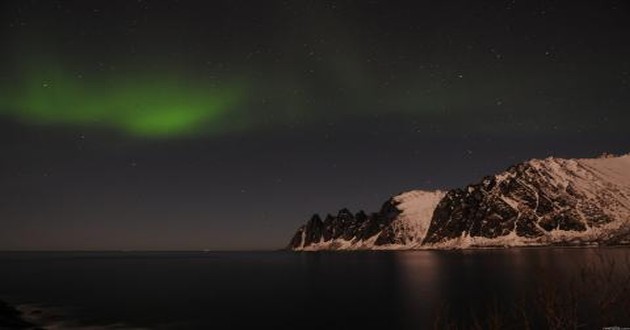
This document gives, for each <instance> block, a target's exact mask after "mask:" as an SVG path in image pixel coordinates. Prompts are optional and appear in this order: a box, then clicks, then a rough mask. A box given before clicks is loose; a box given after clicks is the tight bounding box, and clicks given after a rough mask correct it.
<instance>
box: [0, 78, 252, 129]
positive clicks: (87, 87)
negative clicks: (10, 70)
mask: <svg viewBox="0 0 630 330" xmlns="http://www.w3.org/2000/svg"><path fill="white" fill-rule="evenodd" d="M50 68H54V66H50V67H49V68H47V69H42V70H40V71H34V70H30V73H29V74H26V75H24V76H25V79H24V80H23V81H21V82H20V83H18V84H17V85H16V86H14V87H13V88H11V89H9V91H10V94H8V95H6V96H5V97H3V99H4V103H3V104H1V105H0V113H2V114H4V115H8V116H11V117H13V118H16V119H17V120H19V121H20V122H23V123H27V124H39V125H62V126H91V127H102V128H110V129H115V130H118V131H121V132H123V133H126V134H129V135H132V136H137V137H150V138H156V137H173V136H181V135H184V136H187V135H192V134H196V133H200V132H202V131H203V133H204V134H211V133H217V132H220V131H222V130H224V129H226V127H228V126H229V125H230V123H228V122H226V121H225V120H226V117H227V116H226V115H227V114H228V113H229V112H230V111H232V110H233V109H235V107H236V105H237V104H238V101H239V96H240V94H241V93H242V92H241V91H240V90H238V89H237V88H236V87H234V86H229V87H226V86H221V87H218V86H213V85H212V84H210V83H207V82H200V81H192V80H187V79H186V78H184V77H179V76H177V75H168V74H135V75H116V76H113V75H108V76H107V77H105V78H103V77H102V76H101V77H98V79H90V77H84V76H82V75H77V74H70V73H68V71H67V70H62V69H50Z"/></svg>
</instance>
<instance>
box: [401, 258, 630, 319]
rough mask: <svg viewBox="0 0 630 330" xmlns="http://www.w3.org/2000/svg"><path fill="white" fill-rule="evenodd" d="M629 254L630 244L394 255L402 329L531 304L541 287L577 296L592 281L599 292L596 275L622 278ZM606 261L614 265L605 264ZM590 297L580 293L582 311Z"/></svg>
mask: <svg viewBox="0 0 630 330" xmlns="http://www.w3.org/2000/svg"><path fill="white" fill-rule="evenodd" d="M629 258H630V249H567V248H551V249H550V248H545V249H540V248H531V249H506V250H502V249H498V250H469V251H409V252H400V253H396V254H395V260H396V264H397V269H398V272H399V273H398V279H399V284H400V296H401V299H402V303H403V305H404V311H405V317H404V319H405V325H406V328H426V327H427V326H428V325H431V324H432V320H434V319H435V318H436V316H440V317H444V315H443V314H449V315H450V316H449V317H450V318H455V321H456V322H457V321H461V320H465V319H468V322H469V321H470V320H472V319H482V318H483V317H485V316H487V315H488V314H489V313H490V312H492V311H493V310H502V311H511V310H514V309H518V308H521V309H528V308H532V306H533V305H535V304H536V303H538V299H541V298H540V296H541V295H542V296H544V294H545V292H544V291H545V290H548V291H549V290H561V291H558V292H560V294H565V295H567V296H570V294H567V293H568V292H570V293H571V294H574V295H576V296H577V294H578V293H581V292H586V290H588V289H589V288H588V287H587V286H588V285H596V284H597V285H599V286H600V287H601V288H600V289H599V291H601V292H605V291H606V290H610V289H609V288H606V287H610V286H611V284H607V283H605V281H602V280H601V279H602V277H603V276H604V275H606V272H609V273H610V274H608V275H606V276H608V278H609V281H621V280H623V279H626V278H628V274H630V262H626V263H625V264H624V262H623V261H624V260H626V261H627V260H628V259H629ZM611 264H612V265H617V266H616V267H612V268H611ZM624 265H625V266H624ZM624 267H627V269H624ZM585 268H586V269H587V270H588V271H590V273H589V274H590V275H588V276H590V278H589V277H588V276H587V280H589V281H590V282H588V281H585V280H584V279H583V278H582V277H584V272H585ZM587 282H588V283H587ZM596 282H597V283H596ZM589 283H590V284H589ZM569 284H570V285H572V286H570V285H569ZM578 291H580V292H578ZM586 293H587V292H586ZM596 296H597V295H596V294H590V295H589V294H585V295H584V297H583V298H582V299H583V301H581V302H580V304H581V306H583V310H582V311H581V312H582V313H586V314H588V313H592V312H591V311H590V310H589V308H590V309H592V308H595V307H594V306H596V305H597V304H598V301H596ZM542 303H544V302H542ZM533 307H535V308H537V307H538V306H533ZM532 313H533V312H532ZM511 322H512V321H511Z"/></svg>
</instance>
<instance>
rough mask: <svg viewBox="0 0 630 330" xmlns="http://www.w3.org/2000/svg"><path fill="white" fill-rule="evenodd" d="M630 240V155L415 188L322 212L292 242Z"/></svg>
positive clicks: (383, 244) (425, 244) (529, 166)
mask: <svg viewBox="0 0 630 330" xmlns="http://www.w3.org/2000/svg"><path fill="white" fill-rule="evenodd" d="M628 243H630V154H628V155H624V156H619V157H612V156H604V157H600V158H592V159H562V158H553V157H550V158H546V159H542V160H539V159H533V160H530V161H527V162H524V163H521V164H518V165H515V166H512V167H510V168H508V169H507V170H506V171H504V172H501V173H499V174H496V175H494V176H488V177H485V178H484V179H483V180H482V181H481V182H479V183H477V184H472V185H469V186H467V187H465V188H464V189H453V190H450V191H448V192H447V193H444V192H440V191H435V192H428V191H420V190H414V191H409V192H405V193H402V194H400V195H397V196H394V197H392V198H390V199H389V200H388V201H387V202H385V203H384V204H383V206H382V207H381V210H380V211H379V212H377V213H372V214H370V215H366V214H365V213H364V212H359V213H357V214H352V213H351V212H350V211H348V210H347V209H343V210H341V211H339V213H338V214H337V216H331V215H328V216H327V217H326V219H325V220H323V221H322V220H321V219H320V218H319V216H318V215H315V216H313V218H311V220H310V221H309V222H308V223H307V224H306V225H304V226H302V227H300V229H298V231H297V233H296V234H295V235H294V237H293V239H292V240H291V242H290V244H289V246H288V248H290V249H293V250H331V249H412V248H467V247H484V246H523V245H550V244H560V245H575V244H628Z"/></svg>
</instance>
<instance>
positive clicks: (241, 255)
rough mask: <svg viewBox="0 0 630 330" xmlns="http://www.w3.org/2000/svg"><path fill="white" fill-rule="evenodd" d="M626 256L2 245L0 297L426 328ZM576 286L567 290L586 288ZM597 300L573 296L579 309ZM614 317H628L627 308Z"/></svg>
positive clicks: (198, 323) (214, 325)
mask: <svg viewBox="0 0 630 330" xmlns="http://www.w3.org/2000/svg"><path fill="white" fill-rule="evenodd" d="M629 258H630V249H623V248H610V249H608V248H607V249H586V248H585V249H561V248H557V249H556V248H553V249H507V250H476V251H409V252H351V253H343V252H341V253H290V252H209V253H203V252H98V253H97V252H89V253H88V252H63V253H59V252H56V253H53V252H46V253H42V252H37V253H35V252H3V253H0V299H4V300H7V301H9V302H11V303H14V304H39V305H42V306H47V307H54V308H55V309H56V310H57V311H61V313H62V314H63V318H66V319H68V318H72V319H74V320H77V321H80V322H82V323H83V324H91V325H111V324H119V325H124V326H125V327H140V328H157V329H288V328H292V329H355V328H361V329H366V328H369V329H374V328H377V329H378V328H380V329H426V328H433V327H434V324H435V322H436V319H442V320H444V319H448V320H453V322H458V320H462V319H467V318H469V319H468V321H464V322H471V321H470V320H480V319H483V315H488V313H491V311H493V310H498V309H500V310H501V312H500V313H499V314H502V313H507V312H508V311H513V310H514V306H519V305H518V302H519V301H526V303H525V305H521V306H526V305H527V306H529V307H527V308H526V309H532V308H533V307H531V306H530V304H534V305H535V304H537V303H538V302H537V300H536V298H534V296H535V293H536V292H539V291H540V288H541V287H545V286H544V285H545V283H547V284H549V283H552V284H553V283H559V284H562V285H564V284H567V283H574V279H575V278H576V276H577V275H578V274H580V273H584V269H585V267H590V266H589V265H595V266H594V268H593V269H595V271H596V272H597V271H600V270H601V271H602V272H603V271H605V270H607V271H610V269H611V268H610V265H612V264H614V265H615V266H614V267H612V270H613V272H617V273H621V272H623V271H626V272H628V271H630V268H628V269H626V270H624V269H623V267H622V265H623V264H624V262H625V261H626V260H628V259H629ZM611 260H612V262H610V261H611ZM606 265H607V266H606ZM593 269H591V270H593ZM606 276H610V275H606ZM580 283H581V282H580ZM593 283H595V282H593ZM577 285H578V287H579V288H577V289H576V288H575V287H571V290H578V289H580V288H584V287H585V285H584V284H577ZM598 285H600V284H598ZM601 285H607V284H601ZM588 289H589V290H594V289H595V288H588ZM580 299H583V298H580ZM586 299H587V300H588V299H590V298H586ZM595 300H596V298H593V301H590V302H589V301H581V302H580V308H581V309H585V308H591V307H592V306H594V304H596V302H597V301H595ZM587 306H590V307H587ZM619 308H621V307H619ZM489 311H490V312H489ZM471 316H472V317H471ZM622 318H623V316H622ZM616 321H617V322H619V319H617V320H616ZM505 322H508V323H509V322H515V321H505ZM621 322H626V324H625V325H626V326H630V317H629V318H628V320H623V319H621ZM468 324H470V323H468ZM620 325H623V324H620Z"/></svg>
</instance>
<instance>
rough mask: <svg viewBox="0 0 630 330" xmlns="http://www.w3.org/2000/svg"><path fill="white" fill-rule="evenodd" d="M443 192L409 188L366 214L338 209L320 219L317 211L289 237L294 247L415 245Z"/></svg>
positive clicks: (329, 248)
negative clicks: (378, 208) (333, 213)
mask: <svg viewBox="0 0 630 330" xmlns="http://www.w3.org/2000/svg"><path fill="white" fill-rule="evenodd" d="M443 195H444V193H443V192H439V191H436V192H426V191H420V190H415V191H410V192H406V193H403V194H400V195H398V196H395V197H392V198H390V199H389V200H388V201H387V202H385V203H384V204H383V206H382V207H381V210H380V211H379V212H376V213H372V214H369V215H367V214H366V213H365V212H363V211H359V212H358V213H356V214H353V213H352V212H350V211H349V210H348V209H342V210H341V211H339V212H338V213H337V215H336V216H333V215H330V214H329V215H327V216H326V218H325V219H324V220H323V221H322V219H321V217H320V216H319V215H318V214H315V215H313V217H311V219H310V220H309V221H308V222H307V223H306V224H305V225H303V226H302V227H300V228H299V229H298V231H297V232H296V233H295V235H294V236H293V239H291V242H290V243H289V248H290V249H294V250H325V249H327V250H337V249H378V248H396V247H398V248H403V247H408V246H415V245H419V244H420V243H421V242H422V238H423V237H424V233H426V231H427V230H428V228H429V221H430V219H431V214H432V213H433V209H434V208H435V206H436V205H437V203H438V202H439V201H440V199H441V198H442V196H443Z"/></svg>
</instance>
